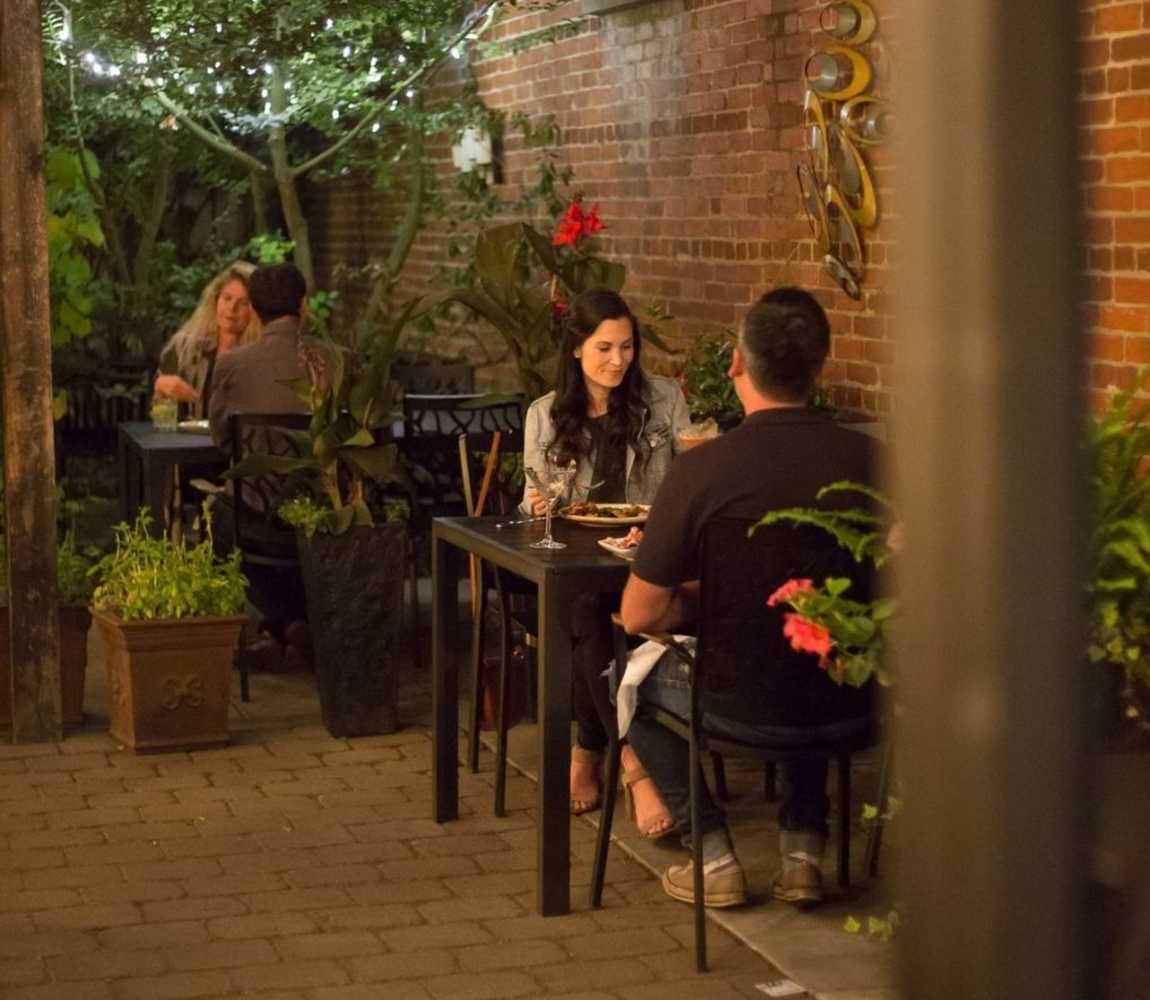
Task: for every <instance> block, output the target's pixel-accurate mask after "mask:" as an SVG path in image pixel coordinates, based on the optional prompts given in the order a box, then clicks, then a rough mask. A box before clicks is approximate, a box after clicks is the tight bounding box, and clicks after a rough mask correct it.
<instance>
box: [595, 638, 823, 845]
mask: <svg viewBox="0 0 1150 1000" xmlns="http://www.w3.org/2000/svg"><path fill="white" fill-rule="evenodd" d="M614 687H615V685H614V682H612V693H613V692H614ZM639 703H640V705H644V704H648V705H655V706H657V707H659V708H662V709H664V710H666V711H668V712H671V713H672V714H674V715H677V716H678V717H679V718H681V719H684V720H685V719H686V718H687V715H688V713H689V712H690V708H691V690H690V685H689V682H688V671H687V667H686V666H685V665H684V664H683V663H681V662H680V661H679V660H678V659H676V658H675V657H674V656H672V655H671V654H670V653H664V654H663V656H662V657H661V658H660V659H659V662H658V663H657V664H656V665H655V668H654V669H653V670H652V671H651V673H650V674H648V675H647V678H646V680H644V681H643V683H642V684H641V685H640V687H639ZM703 723H704V727H705V729H706V730H707V732H708V733H712V734H714V735H715V736H728V737H730V738H732V739H737V740H742V741H745V742H749V743H754V742H756V741H761V740H762V739H764V738H775V737H777V735H778V734H777V733H775V732H773V731H772V730H771V728H770V727H765V728H758V727H755V726H749V725H746V724H745V723H741V722H736V721H735V720H733V719H725V718H722V717H721V716H715V715H710V714H708V713H704V716H703ZM627 739H628V740H629V741H630V743H631V746H632V748H633V749H634V750H635V752H636V753H637V754H638V755H639V759H640V760H641V761H642V762H643V766H644V767H645V768H646V769H647V771H648V773H649V774H650V775H651V778H652V779H653V780H654V782H655V784H656V785H657V786H658V788H659V792H660V793H661V794H662V796H663V801H664V802H665V803H666V804H667V808H668V809H669V810H670V811H671V816H672V817H673V818H674V820H675V825H676V829H678V830H679V832H680V833H682V834H684V840H686V835H688V834H689V833H690V831H691V784H690V780H691V779H690V773H691V771H690V767H691V756H690V746H689V744H688V743H687V741H686V740H685V739H683V738H682V737H681V736H679V735H678V734H677V733H673V732H672V731H671V730H670V729H667V728H666V727H665V726H661V725H659V724H658V723H657V722H653V721H651V720H650V719H645V718H643V717H642V715H641V714H640V715H637V716H636V717H635V720H634V721H633V722H632V723H631V728H630V729H629V730H628V732H627ZM779 779H780V784H781V785H782V788H781V800H782V801H781V805H780V808H779V826H780V828H781V829H783V830H786V831H795V832H801V833H812V834H817V835H818V836H820V837H825V836H826V834H827V815H828V813H829V811H830V801H829V800H828V798H827V761H825V760H783V761H780V762H779ZM699 789H700V794H699V806H700V810H699V812H700V827H701V829H700V831H699V832H700V833H710V832H711V831H712V830H718V829H722V828H723V827H725V826H726V815H725V814H724V812H723V810H722V809H721V808H720V807H719V806H718V805H717V804H716V802H715V800H714V798H713V797H712V796H711V792H710V789H709V788H708V787H707V782H706V779H705V777H704V776H703V775H702V774H701V773H700V775H699Z"/></svg>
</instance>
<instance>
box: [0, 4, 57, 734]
mask: <svg viewBox="0 0 1150 1000" xmlns="http://www.w3.org/2000/svg"><path fill="white" fill-rule="evenodd" d="M41 52H42V46H41V40H40V4H39V2H38V0H5V3H4V4H3V6H0V356H2V360H3V366H4V375H3V378H4V413H5V420H4V472H5V489H6V495H5V502H6V505H7V518H6V521H7V530H8V567H9V593H8V602H9V608H10V610H11V647H10V649H11V664H12V691H11V695H12V738H13V740H14V741H15V742H16V743H24V742H50V741H54V740H59V739H60V737H61V712H62V708H61V703H60V631H59V621H58V618H57V614H56V483H55V476H54V470H55V467H56V456H55V448H54V444H53V436H52V335H51V326H50V323H49V306H48V294H49V292H48V289H49V284H48V237H47V230H46V219H47V202H46V195H45V190H44V110H43V89H42V74H43V66H42V63H41V58H42V57H41Z"/></svg>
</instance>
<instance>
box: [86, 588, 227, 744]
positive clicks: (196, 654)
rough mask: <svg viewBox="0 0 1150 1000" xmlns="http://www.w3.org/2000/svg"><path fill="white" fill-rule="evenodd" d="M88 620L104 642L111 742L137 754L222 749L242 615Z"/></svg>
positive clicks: (98, 615)
mask: <svg viewBox="0 0 1150 1000" xmlns="http://www.w3.org/2000/svg"><path fill="white" fill-rule="evenodd" d="M92 616H93V618H94V619H95V621H96V628H97V630H98V631H99V634H100V638H101V641H102V642H103V644H104V666H105V668H106V669H107V671H108V700H109V708H110V711H111V723H110V725H109V726H108V731H109V733H110V734H111V735H112V737H113V738H114V739H116V740H118V741H119V742H120V743H122V744H123V745H124V746H126V747H130V748H131V749H133V750H135V751H136V752H137V753H147V752H151V751H160V750H197V749H203V748H205V747H219V746H226V745H227V742H228V701H229V694H230V689H231V674H232V661H233V659H234V657H235V649H236V643H237V642H238V641H239V636H240V629H241V628H242V627H243V625H244V623H245V622H246V621H247V618H246V617H245V616H243V615H236V616H232V617H227V618H169V619H156V620H152V621H124V620H123V619H122V618H120V617H118V616H117V615H114V614H111V613H109V612H106V611H99V610H95V611H93V612H92Z"/></svg>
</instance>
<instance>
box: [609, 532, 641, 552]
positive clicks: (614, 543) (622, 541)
mask: <svg viewBox="0 0 1150 1000" xmlns="http://www.w3.org/2000/svg"><path fill="white" fill-rule="evenodd" d="M642 540H643V529H642V528H632V529H631V530H630V531H628V532H627V534H625V535H624V536H623V537H622V538H604V539H603V544H604V545H610V546H611V548H613V549H636V548H638V547H639V543H640V542H641V541H642Z"/></svg>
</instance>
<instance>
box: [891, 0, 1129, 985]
mask: <svg viewBox="0 0 1150 1000" xmlns="http://www.w3.org/2000/svg"><path fill="white" fill-rule="evenodd" d="M1078 6H1079V5H1078V4H1077V3H1076V2H1075V0H1034V2H1032V3H1012V2H1003V0H907V2H905V3H900V4H899V5H898V11H899V15H898V16H899V26H898V30H899V37H900V38H902V39H904V40H905V41H906V42H908V43H909V44H907V45H906V46H904V47H903V48H902V49H901V50H900V59H901V61H900V64H899V75H898V76H899V78H898V88H899V93H898V105H899V137H900V146H901V149H900V151H899V153H900V155H899V157H898V159H897V163H896V171H897V183H896V185H895V190H896V191H897V201H898V205H899V209H898V215H899V220H898V221H899V223H900V226H901V228H900V231H899V235H898V242H899V246H898V269H897V283H898V284H897V290H898V294H899V302H898V310H897V316H898V333H897V339H898V347H899V363H900V366H901V374H900V378H899V401H898V407H897V409H896V413H895V420H894V422H893V427H892V430H891V440H892V441H893V442H894V445H895V449H894V450H895V456H894V459H895V466H896V486H897V493H896V496H897V499H898V502H899V507H900V510H901V513H902V515H903V518H904V523H905V537H906V539H907V544H906V550H905V552H904V553H903V555H902V556H901V557H900V559H899V562H898V568H897V569H898V573H899V577H900V579H899V593H900V594H901V595H902V606H901V614H902V620H901V621H900V624H899V628H898V630H897V631H896V661H895V663H896V666H897V668H898V682H897V683H898V698H897V701H898V702H899V703H900V707H901V710H902V711H901V714H900V715H899V721H898V740H899V743H898V744H897V745H896V752H898V753H899V755H900V759H899V768H898V772H899V774H900V776H901V781H902V783H903V791H904V795H905V800H904V801H905V809H904V810H903V812H902V813H901V814H900V816H899V818H898V820H897V822H898V823H899V827H900V829H899V831H898V832H899V845H900V847H905V848H906V850H905V852H903V851H900V852H899V858H898V864H899V868H900V870H899V872H898V874H899V875H900V876H901V878H902V885H901V886H900V888H899V891H898V893H897V894H896V898H899V899H902V900H905V902H906V914H907V919H906V922H905V923H904V925H903V927H904V928H905V934H904V933H902V932H901V931H900V935H899V941H900V952H901V958H902V971H903V983H902V995H903V996H907V997H924V998H930V1000H968V998H972V997H978V998H980V1000H1007V998H1011V1000H1019V998H1031V997H1033V998H1038V997H1041V998H1042V1000H1075V998H1079V997H1097V996H1100V995H1101V993H1100V991H1101V989H1102V984H1101V983H1098V982H1090V981H1088V979H1087V977H1086V976H1085V974H1084V973H1085V970H1086V969H1087V968H1088V962H1087V958H1088V955H1089V949H1090V945H1091V933H1092V932H1095V933H1096V927H1097V924H1098V923H1101V922H1100V921H1099V922H1095V925H1094V927H1092V926H1091V922H1090V916H1089V911H1088V909H1087V906H1086V893H1085V890H1086V879H1087V874H1088V871H1087V857H1088V851H1087V844H1086V840H1085V834H1086V831H1087V828H1088V824H1087V822H1086V809H1087V806H1088V802H1089V799H1090V794H1089V792H1090V789H1089V784H1088V773H1087V770H1086V767H1085V755H1084V753H1083V746H1084V743H1085V740H1084V729H1085V722H1086V716H1087V714H1088V713H1087V711H1086V703H1087V699H1085V698H1083V697H1082V694H1083V681H1084V679H1085V676H1086V644H1085V635H1086V630H1085V627H1084V626H1085V622H1084V616H1083V611H1084V607H1085V604H1086V601H1085V596H1084V592H1083V583H1084V579H1083V572H1082V571H1083V567H1084V564H1085V559H1084V555H1085V551H1084V548H1085V542H1086V539H1087V537H1088V535H1089V532H1088V530H1087V526H1088V523H1089V521H1088V518H1087V516H1086V505H1085V503H1084V499H1085V496H1086V487H1087V484H1088V482H1089V474H1088V471H1087V469H1086V468H1085V467H1084V464H1083V461H1082V453H1083V451H1084V449H1083V448H1082V447H1081V444H1082V438H1083V434H1084V429H1085V425H1086V415H1087V414H1086V406H1085V402H1086V400H1085V393H1084V391H1083V389H1084V384H1085V381H1086V377H1085V376H1086V369H1085V364H1084V361H1085V359H1084V356H1083V354H1084V351H1085V348H1086V345H1087V337H1086V335H1085V331H1084V329H1083V322H1084V312H1083V310H1082V308H1081V305H1082V296H1081V290H1082V289H1081V285H1082V281H1081V261H1082V245H1081V240H1080V238H1079V230H1078V226H1079V211H1080V204H1081V202H1082V189H1081V186H1080V184H1079V173H1078V166H1079V152H1078V147H1077V139H1078V136H1077V134H1076V131H1077V129H1078V127H1079V126H1080V125H1081V122H1080V121H1079V116H1080V109H1081V103H1080V102H1079V100H1078V96H1079V95H1078V91H1079V88H1080V83H1079V76H1078V72H1077V70H1078V66H1077V56H1078V49H1079V44H1078V37H1079V33H1080V32H1079V22H1078V17H1079V16H1080V15H1079V12H1078ZM1130 794H1131V795H1139V794H1144V793H1142V792H1141V790H1136V789H1134V788H1131V789H1130Z"/></svg>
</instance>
